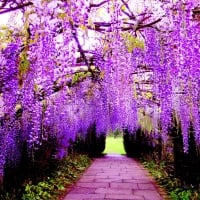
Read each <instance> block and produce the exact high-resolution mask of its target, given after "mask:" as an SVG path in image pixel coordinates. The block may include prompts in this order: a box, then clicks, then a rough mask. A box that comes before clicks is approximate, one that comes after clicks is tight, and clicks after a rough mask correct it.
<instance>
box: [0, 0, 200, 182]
mask: <svg viewBox="0 0 200 200" xmlns="http://www.w3.org/2000/svg"><path fill="white" fill-rule="evenodd" d="M1 2H2V3H0V14H1V15H0V17H1V16H4V15H5V13H9V14H10V19H13V21H12V20H10V21H9V23H7V24H6V25H5V24H4V25H3V24H2V25H0V26H1V29H0V68H1V69H0V85H1V87H0V125H1V126H0V177H1V182H2V181H3V177H4V174H5V172H6V170H7V168H11V169H12V168H17V166H21V165H22V164H21V163H23V162H25V161H24V160H27V159H28V161H30V162H32V161H34V160H36V161H39V160H41V159H46V160H47V161H48V160H49V159H51V158H54V159H62V158H64V157H65V156H66V155H67V154H68V151H70V150H72V149H71V148H72V146H73V145H74V148H77V145H78V146H79V148H81V145H82V147H83V146H84V141H86V143H87V145H86V147H83V149H84V148H86V149H84V151H86V150H89V149H90V148H91V149H92V146H95V147H96V148H97V152H98V153H99V152H100V153H101V151H102V150H103V147H102V144H103V140H104V138H105V136H106V134H107V133H109V132H111V131H115V130H120V131H123V132H124V142H125V143H126V151H127V153H128V154H130V155H132V154H133V155H134V156H140V155H141V149H143V150H144V151H143V152H142V153H145V152H148V153H149V152H159V156H160V157H162V156H168V155H169V154H172V151H173V155H174V158H177V159H176V164H177V165H178V162H179V161H180V159H182V158H183V156H184V158H185V157H187V155H189V156H191V155H193V156H194V157H195V158H194V159H193V160H195V159H197V158H198V159H197V160H200V107H199V104H200V65H199V63H200V50H199V49H200V47H199V45H200V34H199V32H200V20H199V16H200V15H199V13H200V8H199V5H198V2H195V1H194V0H193V1H189V0H185V1H175V0H174V1H157V0H155V1H154V2H153V1H147V0H146V1H136V2H135V1H134V3H133V2H132V1H124V0H116V1H112V0H105V1H99V0H94V1H89V0H81V1H70V0H69V1H62V0H50V1H47V0H45V1H42V0H26V1H15V0H14V1H1ZM94 133H95V135H93V134H94ZM88 137H94V138H96V139H91V138H90V139H88ZM141 138H142V139H141ZM78 140H79V142H80V143H78ZM94 141H96V143H92V142H94ZM99 141H100V144H99ZM81 142H82V143H81ZM72 144H73V145H72ZM98 145H100V146H99V147H98ZM144 146H145V148H144ZM83 149H82V150H83ZM136 154H137V155H136Z"/></svg>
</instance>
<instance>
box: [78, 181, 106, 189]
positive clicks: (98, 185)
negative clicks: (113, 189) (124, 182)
mask: <svg viewBox="0 0 200 200" xmlns="http://www.w3.org/2000/svg"><path fill="white" fill-rule="evenodd" d="M76 186H78V187H83V188H85V187H86V188H108V187H109V183H96V182H91V183H83V182H81V183H77V184H76Z"/></svg>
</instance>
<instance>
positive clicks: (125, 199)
mask: <svg viewBox="0 0 200 200" xmlns="http://www.w3.org/2000/svg"><path fill="white" fill-rule="evenodd" d="M105 199H110V200H114V199H115V200H132V199H133V200H145V199H144V197H142V196H138V195H126V194H120V195H119V194H106V196H105ZM152 200H154V199H152Z"/></svg>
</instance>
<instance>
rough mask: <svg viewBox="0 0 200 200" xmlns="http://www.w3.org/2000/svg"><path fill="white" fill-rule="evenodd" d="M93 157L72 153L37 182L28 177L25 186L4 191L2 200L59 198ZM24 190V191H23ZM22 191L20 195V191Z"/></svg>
mask: <svg viewBox="0 0 200 200" xmlns="http://www.w3.org/2000/svg"><path fill="white" fill-rule="evenodd" d="M90 163H91V159H90V158H89V157H88V156H86V155H80V154H71V155H69V156H68V157H66V158H65V159H64V160H62V161H59V162H58V163H57V167H56V168H55V169H54V170H53V171H52V172H51V173H50V175H49V176H47V177H44V178H43V180H41V181H39V182H38V183H37V184H33V183H32V180H29V179H27V180H26V181H25V183H24V185H23V186H21V187H20V188H18V189H17V190H16V189H13V191H12V192H8V191H4V193H3V194H1V195H0V199H2V200H41V199H42V200H59V199H62V198H63V197H64V196H65V194H66V193H67V191H68V189H69V187H70V186H71V185H72V184H73V183H74V182H75V181H76V180H77V179H78V178H79V177H80V175H81V174H82V172H83V171H84V170H85V169H86V168H87V167H88V166H89V165H90ZM22 190H23V191H22ZM19 192H20V193H22V195H21V197H19V195H18V193H19Z"/></svg>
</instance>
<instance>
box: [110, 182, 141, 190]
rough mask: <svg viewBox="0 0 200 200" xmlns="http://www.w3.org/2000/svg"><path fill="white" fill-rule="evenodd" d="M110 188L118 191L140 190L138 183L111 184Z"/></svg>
mask: <svg viewBox="0 0 200 200" xmlns="http://www.w3.org/2000/svg"><path fill="white" fill-rule="evenodd" d="M110 188H116V189H139V188H138V184H137V183H115V182H114V183H110Z"/></svg>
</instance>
